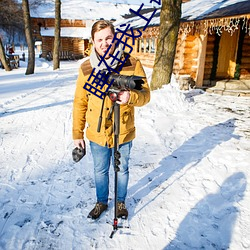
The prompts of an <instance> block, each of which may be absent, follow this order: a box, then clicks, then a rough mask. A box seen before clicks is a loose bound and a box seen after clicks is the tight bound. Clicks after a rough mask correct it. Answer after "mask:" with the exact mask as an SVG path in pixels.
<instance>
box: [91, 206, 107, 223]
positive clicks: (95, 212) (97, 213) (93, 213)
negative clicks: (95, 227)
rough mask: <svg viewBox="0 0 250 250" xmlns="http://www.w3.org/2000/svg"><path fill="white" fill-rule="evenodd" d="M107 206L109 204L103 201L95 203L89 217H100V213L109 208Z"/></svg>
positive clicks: (94, 218)
mask: <svg viewBox="0 0 250 250" xmlns="http://www.w3.org/2000/svg"><path fill="white" fill-rule="evenodd" d="M107 208H108V205H106V204H103V203H101V202H97V203H96V204H95V207H94V208H93V209H92V210H91V211H90V212H89V215H88V218H91V219H93V220H96V219H98V218H99V217H100V215H101V214H102V212H104V211H105V210H107Z"/></svg>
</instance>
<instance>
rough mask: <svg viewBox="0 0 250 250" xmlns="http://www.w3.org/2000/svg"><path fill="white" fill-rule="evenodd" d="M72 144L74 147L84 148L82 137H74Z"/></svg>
mask: <svg viewBox="0 0 250 250" xmlns="http://www.w3.org/2000/svg"><path fill="white" fill-rule="evenodd" d="M74 144H75V146H76V147H78V148H79V147H82V148H85V142H84V140H83V139H76V140H74Z"/></svg>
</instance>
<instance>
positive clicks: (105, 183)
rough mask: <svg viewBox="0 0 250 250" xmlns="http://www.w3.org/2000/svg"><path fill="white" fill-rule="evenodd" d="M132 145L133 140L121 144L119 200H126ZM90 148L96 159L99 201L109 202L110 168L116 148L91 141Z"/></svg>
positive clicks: (96, 181)
mask: <svg viewBox="0 0 250 250" xmlns="http://www.w3.org/2000/svg"><path fill="white" fill-rule="evenodd" d="M131 147H132V141H130V142H127V143H124V144H121V145H119V152H120V154H121V158H120V162H121V164H120V165H119V168H120V171H119V172H118V178H117V185H118V187H117V189H118V192H117V200H118V201H121V202H124V201H125V198H126V195H127V187H128V178H129V170H128V161H129V156H130V149H131ZM90 148H91V153H92V156H93V161H94V175H95V185H96V197H97V202H102V203H104V204H107V203H108V196H109V168H110V163H111V159H112V163H113V162H114V157H113V155H114V148H108V147H107V146H106V147H103V146H100V145H98V144H96V143H94V142H91V141H90Z"/></svg>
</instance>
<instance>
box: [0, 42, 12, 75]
mask: <svg viewBox="0 0 250 250" xmlns="http://www.w3.org/2000/svg"><path fill="white" fill-rule="evenodd" d="M0 61H1V64H2V65H3V67H4V69H5V70H6V71H10V70H11V68H10V65H9V64H8V62H7V60H6V56H5V52H4V46H3V43H2V39H1V37H0Z"/></svg>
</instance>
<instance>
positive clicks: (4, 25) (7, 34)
mask: <svg viewBox="0 0 250 250" xmlns="http://www.w3.org/2000/svg"><path fill="white" fill-rule="evenodd" d="M0 20H1V21H0V29H2V31H3V34H4V35H3V36H0V61H1V64H2V66H3V67H4V68H5V70H6V71H10V70H11V68H10V65H9V64H8V61H7V59H6V54H5V53H6V52H5V49H4V43H14V37H15V35H16V34H21V33H22V30H23V26H22V24H23V19H22V8H21V4H19V3H18V2H17V1H16V0H0Z"/></svg>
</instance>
